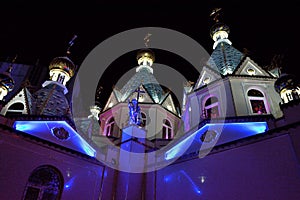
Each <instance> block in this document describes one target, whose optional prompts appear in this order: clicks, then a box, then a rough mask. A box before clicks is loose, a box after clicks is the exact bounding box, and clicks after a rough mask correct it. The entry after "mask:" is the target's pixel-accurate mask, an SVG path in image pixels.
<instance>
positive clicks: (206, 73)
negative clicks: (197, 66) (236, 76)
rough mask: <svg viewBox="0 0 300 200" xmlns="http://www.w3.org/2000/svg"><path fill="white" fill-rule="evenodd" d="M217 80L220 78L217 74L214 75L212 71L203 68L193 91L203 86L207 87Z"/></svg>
mask: <svg viewBox="0 0 300 200" xmlns="http://www.w3.org/2000/svg"><path fill="white" fill-rule="evenodd" d="M219 78H221V76H220V75H219V74H218V73H216V72H215V71H214V70H213V69H211V68H209V67H206V66H204V67H203V68H202V71H201V73H200V76H199V79H198V81H197V84H196V86H195V89H198V88H200V87H202V86H204V85H207V84H209V83H211V82H213V81H215V80H217V79H219Z"/></svg>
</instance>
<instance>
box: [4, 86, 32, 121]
mask: <svg viewBox="0 0 300 200" xmlns="http://www.w3.org/2000/svg"><path fill="white" fill-rule="evenodd" d="M33 101H34V99H33V97H32V95H31V93H30V92H29V91H28V89H27V88H23V89H22V90H20V91H19V92H18V93H16V94H15V96H14V97H13V98H12V99H11V100H10V101H8V102H7V104H6V105H5V106H4V107H3V109H2V110H1V114H2V115H6V114H7V113H10V114H14V113H15V114H31V112H32V106H33Z"/></svg>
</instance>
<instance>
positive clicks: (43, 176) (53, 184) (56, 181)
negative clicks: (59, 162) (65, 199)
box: [23, 166, 63, 200]
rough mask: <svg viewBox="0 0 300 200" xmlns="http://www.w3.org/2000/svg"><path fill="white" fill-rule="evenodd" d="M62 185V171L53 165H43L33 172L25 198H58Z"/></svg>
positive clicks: (52, 199)
mask: <svg viewBox="0 0 300 200" xmlns="http://www.w3.org/2000/svg"><path fill="white" fill-rule="evenodd" d="M62 187H63V178H62V175H61V174H60V172H59V171H58V170H57V169H56V168H54V167H52V166H41V167H38V168H37V169H35V170H34V171H33V172H32V173H31V175H30V177H29V179H28V183H27V185H26V188H25V194H24V198H23V200H58V199H60V197H61V193H62Z"/></svg>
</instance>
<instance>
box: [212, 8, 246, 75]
mask: <svg viewBox="0 0 300 200" xmlns="http://www.w3.org/2000/svg"><path fill="white" fill-rule="evenodd" d="M220 12H221V8H216V9H214V10H213V11H212V13H211V14H210V16H211V17H212V19H213V21H214V25H213V26H212V27H211V29H210V36H211V38H212V39H213V40H214V44H213V50H214V51H213V52H212V54H211V57H210V59H209V60H208V61H207V65H208V66H209V67H211V68H213V69H214V70H215V71H217V72H219V73H220V74H222V75H224V76H225V75H227V74H232V73H233V72H234V70H235V69H236V68H237V66H238V65H239V63H240V62H241V60H242V58H243V57H244V55H243V53H241V52H240V51H239V50H237V49H235V48H234V47H233V46H232V43H231V41H230V40H229V39H228V35H229V32H230V29H229V27H228V26H227V25H226V24H224V23H223V22H221V21H220V20H219V17H220Z"/></svg>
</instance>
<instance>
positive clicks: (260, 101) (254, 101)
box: [247, 89, 267, 114]
mask: <svg viewBox="0 0 300 200" xmlns="http://www.w3.org/2000/svg"><path fill="white" fill-rule="evenodd" d="M247 95H248V99H249V102H250V106H251V109H252V112H253V113H255V114H263V113H267V109H266V106H265V101H266V99H265V97H264V95H263V93H262V92H260V91H259V90H255V89H250V90H249V91H248V93H247Z"/></svg>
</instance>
